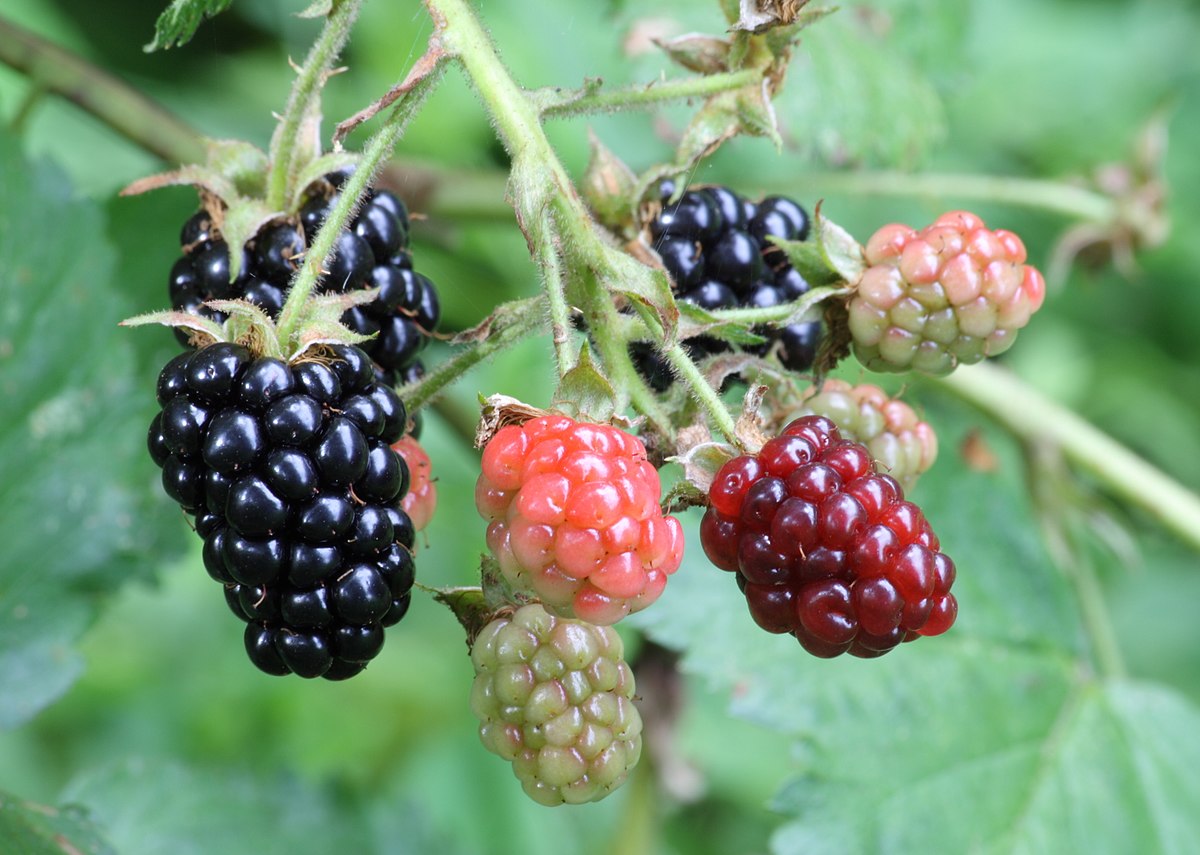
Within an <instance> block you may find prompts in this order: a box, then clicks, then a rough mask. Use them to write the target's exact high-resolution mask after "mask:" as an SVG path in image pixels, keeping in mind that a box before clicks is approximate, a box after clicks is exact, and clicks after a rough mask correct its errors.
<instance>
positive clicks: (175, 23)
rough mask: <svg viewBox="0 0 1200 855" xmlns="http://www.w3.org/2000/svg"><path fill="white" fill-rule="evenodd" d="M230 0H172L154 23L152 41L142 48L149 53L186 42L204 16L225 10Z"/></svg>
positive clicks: (210, 15) (207, 16)
mask: <svg viewBox="0 0 1200 855" xmlns="http://www.w3.org/2000/svg"><path fill="white" fill-rule="evenodd" d="M231 2H233V0H172V2H171V5H170V6H168V7H167V9H166V10H165V11H164V12H163V13H162V14H161V15H159V16H158V20H157V21H156V22H155V24H154V41H152V42H150V44H148V45H146V46H145V47H144V48H143V50H144V51H146V52H147V53H151V52H153V51H156V50H164V49H166V48H171V47H178V46H179V45H182V44H186V43H187V42H188V41H190V40H191V38H192V36H193V35H195V33H196V28H197V27H199V26H200V23H201V22H202V21H203V20H204V19H205V18H211V17H212V16H214V15H216V14H218V13H220V12H223V11H225V10H226V9H227V8H229V4H230V3H231Z"/></svg>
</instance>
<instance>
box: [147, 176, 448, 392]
mask: <svg viewBox="0 0 1200 855" xmlns="http://www.w3.org/2000/svg"><path fill="white" fill-rule="evenodd" d="M345 178H346V175H345V174H342V173H336V174H333V175H329V176H326V177H325V178H324V179H322V180H321V181H318V182H315V183H314V184H313V186H312V188H310V194H309V196H308V199H307V201H306V202H305V203H304V204H303V206H302V207H301V208H300V211H299V213H298V215H296V216H295V217H291V218H287V219H280V220H276V221H273V222H271V223H269V224H268V225H266V226H264V227H263V228H262V229H260V230H259V232H258V234H256V235H255V236H254V237H253V239H251V240H250V241H249V242H248V243H247V245H246V249H245V252H244V253H243V255H242V264H241V268H240V272H239V273H238V276H237V278H236V279H235V280H234V281H232V282H230V280H229V246H228V245H227V244H226V243H225V241H224V240H222V238H221V235H220V230H219V229H218V228H216V227H215V225H214V222H213V218H212V215H211V214H210V213H209V212H208V211H207V210H201V211H199V212H197V213H196V214H194V215H193V216H192V217H191V218H190V219H189V220H188V221H187V222H186V223H185V224H184V226H183V230H182V232H181V233H180V244H181V245H182V247H183V256H182V257H181V258H180V259H179V260H178V261H176V262H175V266H174V267H172V268H171V278H170V297H171V304H172V305H173V306H174V307H175V308H176V309H178V310H182V311H186V312H191V313H193V314H199V315H204V316H205V317H210V318H214V319H216V320H217V321H222V320H224V316H223V315H222V314H221V313H219V312H214V311H212V310H210V309H208V308H206V307H204V306H203V305H202V304H203V303H204V302H206V301H208V300H218V299H219V300H229V299H238V298H243V299H246V300H248V301H250V302H251V303H254V304H255V305H257V306H259V307H260V308H262V309H263V310H264V311H266V313H267V314H268V315H270V316H271V317H273V318H274V317H277V316H278V315H279V311H280V309H282V308H283V303H284V298H285V296H286V294H287V289H288V284H289V283H290V282H291V279H292V276H293V275H294V274H295V273H296V271H297V270H298V269H299V267H300V264H301V263H302V260H303V255H304V252H305V250H306V248H307V247H308V244H309V242H310V241H311V240H312V239H313V237H314V236H315V235H316V233H317V230H318V229H319V228H320V227H321V224H322V223H324V222H325V218H326V216H328V214H329V211H330V209H331V207H332V206H333V203H334V201H335V200H336V198H337V187H338V185H339V184H341V183H342V182H343V181H344V180H345ZM327 266H328V272H327V274H326V275H325V276H324V277H322V280H321V283H320V284H319V286H318V288H319V290H321V291H324V292H346V291H355V290H362V289H368V288H379V289H380V291H379V296H378V298H376V299H375V300H374V301H372V302H370V303H368V304H366V305H363V306H355V307H354V308H352V309H350V310H349V311H347V312H346V314H345V315H344V316H343V318H342V321H343V322H344V323H345V324H346V325H347V326H348V327H350V328H351V329H352V330H354V331H355V332H358V333H361V334H363V335H374V334H376V333H378V335H376V336H375V337H374V338H372V339H371V340H370V341H367V342H364V343H363V344H362V345H361V347H362V349H363V350H365V351H366V352H367V354H368V355H369V356H370V357H371V359H372V360H374V362H375V364H376V365H377V366H379V371H380V379H382V380H384V381H385V382H387V383H388V384H389V385H396V384H397V383H408V382H411V381H413V380H416V379H417V378H419V377H420V376H421V375H422V374H423V373H424V367H423V366H422V365H421V362H420V361H419V360H418V359H417V356H418V354H419V353H420V351H421V349H422V348H423V347H424V346H425V344H426V343H427V342H428V341H429V334H430V333H431V332H433V330H434V329H436V327H437V324H438V319H439V317H440V313H441V309H440V307H439V304H438V296H437V290H436V289H435V288H434V285H433V283H432V282H431V281H430V280H429V279H428V278H426V277H425V276H422V275H421V274H420V273H417V272H416V271H415V270H413V265H412V254H411V253H410V252H409V248H408V211H407V209H406V208H405V207H404V203H403V202H401V201H400V199H399V197H397V196H396V195H395V194H394V193H391V192H390V191H387V190H372V191H370V192H369V193H368V195H367V197H366V199H365V201H364V204H363V206H362V208H361V210H360V211H359V213H358V215H357V216H356V217H355V218H354V220H353V222H351V224H350V227H349V228H348V229H347V230H346V231H344V232H342V234H341V235H339V236H338V240H337V243H336V244H335V246H334V254H333V258H332V259H331V260H330V261H329V262H328V264H327ZM176 335H177V336H178V337H179V339H180V341H181V342H182V343H184V344H186V343H187V341H186V336H185V335H184V334H183V333H182V332H181V331H177V332H176Z"/></svg>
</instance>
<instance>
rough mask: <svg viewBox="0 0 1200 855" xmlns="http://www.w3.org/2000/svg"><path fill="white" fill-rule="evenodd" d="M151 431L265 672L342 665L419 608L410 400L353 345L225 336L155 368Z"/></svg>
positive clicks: (157, 456) (360, 657) (313, 673)
mask: <svg viewBox="0 0 1200 855" xmlns="http://www.w3.org/2000/svg"><path fill="white" fill-rule="evenodd" d="M158 402H159V405H160V406H161V407H162V409H161V411H160V412H159V413H158V414H157V415H156V416H155V417H154V420H153V422H152V423H151V425H150V430H149V436H148V444H149V449H150V454H151V456H152V457H153V459H154V461H155V463H157V464H158V465H159V466H160V467H161V468H162V481H163V487H164V488H165V490H166V492H167V494H168V495H169V496H170V497H171V498H172V499H174V500H175V501H176V502H178V503H179V505H180V507H181V508H183V510H184V511H186V512H187V513H188V514H191V515H194V517H195V528H196V532H197V533H198V534H199V535H200V536H201V537H203V538H204V550H203V558H204V566H205V568H206V569H207V570H208V572H209V574H210V575H211V576H212V577H213V578H214V579H216V580H217V581H219V582H221V583H222V584H223V585H224V586H225V595H226V599H227V600H228V602H229V605H230V608H231V609H232V610H233V612H234V614H235V615H237V617H238V618H240V619H241V620H243V621H245V622H246V630H245V643H246V652H247V653H248V655H249V657H250V660H251V661H252V662H253V663H254V664H255V665H256V666H258V668H260V669H261V670H263V671H265V672H267V673H268V674H277V675H283V674H288V673H294V674H297V675H299V676H301V677H325V678H327V679H331V680H340V679H345V678H347V677H351V676H353V675H355V674H357V673H358V672H360V671H362V670H363V668H365V667H366V665H367V663H368V662H369V661H370V660H371V659H373V658H374V657H375V655H376V654H378V653H379V651H380V648H381V647H382V645H383V641H384V627H387V626H391V625H392V624H395V623H396V622H397V621H399V620H400V619H401V618H402V617H403V616H404V613H405V611H406V610H407V609H408V604H409V597H410V592H411V589H412V585H413V578H414V568H413V560H412V554H411V551H410V550H411V548H412V545H413V525H412V522H411V520H410V519H409V517H408V515H407V514H405V513H404V511H403V510H402V509H401V500H402V498H403V496H404V494H405V491H406V490H407V487H408V481H409V475H408V470H407V468H406V466H405V464H404V461H403V460H402V459H401V457H400V456H399V455H398V454H397V453H396V452H395V451H393V450H392V447H391V444H392V443H394V442H396V441H397V440H398V439H400V437H401V435H402V434H403V432H404V427H405V421H406V418H407V415H406V413H405V408H404V404H403V403H402V402H401V400H400V399H399V398H398V397H397V396H396V394H395V392H393V391H392V390H391V388H390V387H388V386H387V385H385V384H382V383H379V382H377V380H376V377H375V373H374V369H373V367H372V364H371V361H370V359H369V358H368V357H367V356H366V354H364V353H363V352H362V351H361V350H359V349H358V348H356V347H350V346H346V345H332V346H329V347H328V348H327V350H326V352H325V355H324V358H321V359H315V358H309V359H304V360H302V361H298V362H295V363H292V364H288V363H285V362H283V361H281V360H278V359H273V358H269V357H255V356H253V355H252V354H251V352H250V351H249V350H247V349H246V348H245V347H242V346H241V345H237V344H230V343H225V342H221V343H216V344H211V345H208V346H206V347H203V348H200V349H198V350H195V351H188V352H185V353H182V354H180V355H179V356H177V357H175V358H174V359H172V360H171V361H170V362H169V363H167V365H166V367H164V368H163V370H162V373H161V374H160V376H159V379H158Z"/></svg>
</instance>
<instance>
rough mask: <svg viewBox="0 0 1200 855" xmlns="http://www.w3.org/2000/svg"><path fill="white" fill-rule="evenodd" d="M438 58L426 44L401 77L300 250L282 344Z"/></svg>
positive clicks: (429, 82)
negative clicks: (397, 93) (397, 94)
mask: <svg viewBox="0 0 1200 855" xmlns="http://www.w3.org/2000/svg"><path fill="white" fill-rule="evenodd" d="M443 57H444V55H443V54H442V53H441V52H440V50H439V49H438V47H437V46H436V45H434V44H431V46H430V49H429V51H428V52H427V53H426V54H425V55H424V56H422V57H421V59H419V60H417V63H416V65H414V66H413V69H412V71H410V72H409V75H408V78H407V80H406V81H405V82H406V85H407V89H406V90H405V92H404V94H403V95H402V96H401V98H400V99H399V100H398V101H397V102H396V104H395V106H393V107H392V110H391V112H390V113H389V114H388V118H387V120H386V121H385V122H384V123H383V127H381V128H380V129H379V131H378V132H377V133H376V134H375V135H374V136H373V137H371V139H370V140H369V141H368V142H367V145H366V148H364V149H363V153H362V158H361V160H360V161H359V164H358V168H357V169H355V170H354V172H352V173H351V174H350V177H348V178H347V179H346V182H345V183H344V184H343V185H342V188H341V192H340V193H339V194H338V197H337V201H336V202H335V203H334V205H333V208H332V209H331V210H330V212H329V215H328V217H327V218H326V220H325V222H324V224H322V226H321V229H320V231H318V232H317V235H316V237H314V238H313V242H312V245H311V246H309V248H308V251H307V252H305V254H304V264H303V265H301V267H300V270H299V272H297V274H296V278H295V279H294V280H293V281H292V285H291V288H290V289H289V290H288V296H287V302H286V303H284V304H283V310H282V311H281V312H280V313H279V325H278V326H279V340H280V341H281V342H283V343H284V346H285V347H289V348H290V347H291V344H290V342H291V339H292V337H293V336H294V334H295V332H296V328H297V326H298V325H299V323H300V321H301V320H302V319H303V315H304V307H305V304H306V303H307V302H308V298H309V296H310V295H311V294H312V291H313V288H314V287H315V286H316V284H317V280H318V279H320V278H321V275H322V272H323V270H322V268H323V265H324V264H325V260H326V258H327V257H328V256H329V254H330V252H331V251H332V250H333V245H334V242H335V241H336V240H337V237H338V235H339V234H341V232H342V230H343V229H345V228H346V225H347V223H349V222H350V218H351V215H352V214H353V212H354V210H355V208H356V207H357V206H358V204H359V201H360V200H361V199H362V195H363V193H364V192H365V191H366V189H367V187H368V186H369V185H370V183H371V180H372V179H373V178H374V176H375V172H376V171H377V170H378V169H379V167H380V165H381V164H382V163H383V161H384V160H385V159H386V158H387V157H388V155H390V154H391V152H392V149H393V148H395V146H396V142H397V141H398V140H399V139H400V137H401V135H403V133H404V128H405V127H406V126H407V124H408V120H409V119H411V118H412V116H413V114H414V113H416V111H417V109H418V108H419V107H420V106H421V103H422V102H423V101H424V100H425V96H427V95H428V94H429V92H430V91H431V90H432V89H433V86H434V84H435V83H436V82H437V79H438V77H439V73H440V71H441V60H442V59H443Z"/></svg>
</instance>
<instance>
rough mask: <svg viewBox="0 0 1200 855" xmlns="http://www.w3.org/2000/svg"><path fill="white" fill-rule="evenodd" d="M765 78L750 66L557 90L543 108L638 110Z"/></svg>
mask: <svg viewBox="0 0 1200 855" xmlns="http://www.w3.org/2000/svg"><path fill="white" fill-rule="evenodd" d="M761 80H762V74H761V73H760V72H759V71H757V70H755V69H747V70H744V71H726V72H722V73H719V74H707V75H704V76H697V77H684V78H681V79H677V80H656V81H654V82H653V83H640V84H635V85H633V86H625V87H621V88H619V89H611V90H608V91H606V92H593V93H590V94H587V95H575V94H573V93H566V94H560V93H558V92H554V93H553V95H554V96H555V97H554V98H547V99H546V101H547V103H545V105H544V106H543V107H542V111H541V112H542V115H543V116H545V117H546V118H548V119H564V118H568V117H571V116H584V115H588V114H591V113H611V112H615V111H617V110H637V109H643V108H650V107H656V106H658V105H659V104H664V103H666V102H668V101H678V100H682V99H687V98H707V97H709V96H710V95H717V94H719V93H721V92H728V91H730V90H734V89H741V88H743V87H745V86H750V85H752V84H755V83H758V82H760V81H761ZM535 94H540V93H535Z"/></svg>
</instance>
